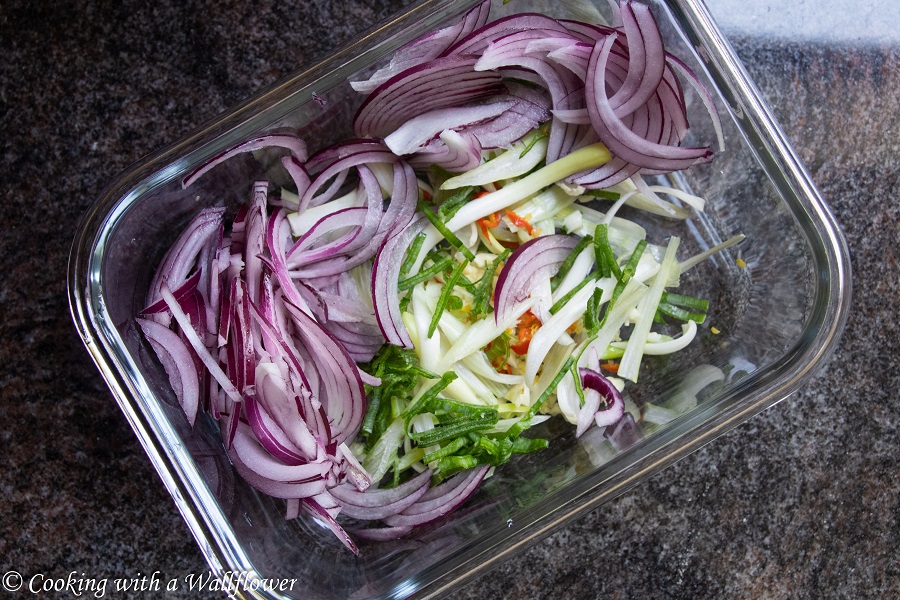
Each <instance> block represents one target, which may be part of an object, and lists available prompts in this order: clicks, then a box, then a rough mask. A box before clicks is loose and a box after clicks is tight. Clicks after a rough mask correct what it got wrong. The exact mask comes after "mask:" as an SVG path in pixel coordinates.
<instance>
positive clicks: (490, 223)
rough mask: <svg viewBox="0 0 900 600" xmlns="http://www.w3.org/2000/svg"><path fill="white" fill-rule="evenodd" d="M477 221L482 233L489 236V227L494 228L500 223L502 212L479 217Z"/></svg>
mask: <svg viewBox="0 0 900 600" xmlns="http://www.w3.org/2000/svg"><path fill="white" fill-rule="evenodd" d="M476 222H477V223H478V227H480V228H481V233H483V234H484V237H487V234H488V231H487V230H488V228H490V229H493V228H494V227H496V226H497V225H499V224H500V213H492V214H489V215H488V216H486V217H482V218H481V219H478V221H476Z"/></svg>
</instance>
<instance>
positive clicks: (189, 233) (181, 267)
mask: <svg viewBox="0 0 900 600" xmlns="http://www.w3.org/2000/svg"><path fill="white" fill-rule="evenodd" d="M224 214H225V209H224V208H206V209H203V210H201V211H200V212H199V213H197V216H195V217H194V218H193V219H192V220H191V222H190V223H189V224H188V226H187V227H186V228H185V229H184V231H182V232H181V234H180V235H179V236H178V239H176V240H175V243H174V244H172V246H171V247H170V248H169V250H168V251H167V252H166V254H165V256H163V259H162V261H160V264H159V266H158V267H157V269H156V273H155V274H154V276H153V280H152V281H151V282H150V288H149V291H148V292H147V305H149V306H152V305H153V304H154V303H155V302H157V301H158V300H160V299H161V298H162V288H163V286H166V287H168V288H169V289H178V288H179V287H181V286H182V285H183V284H184V282H185V280H186V279H187V278H188V274H189V273H191V272H192V271H193V270H194V265H195V263H196V260H197V257H198V256H200V253H201V251H202V249H203V247H204V246H205V245H207V244H208V243H210V241H211V240H217V239H218V236H219V235H220V232H221V230H222V216H223V215H224ZM153 320H154V321H157V322H159V323H160V324H162V325H168V324H169V320H168V319H167V318H165V317H164V316H162V315H160V316H158V317H154V319H153Z"/></svg>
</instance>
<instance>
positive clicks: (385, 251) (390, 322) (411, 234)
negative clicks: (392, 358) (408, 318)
mask: <svg viewBox="0 0 900 600" xmlns="http://www.w3.org/2000/svg"><path fill="white" fill-rule="evenodd" d="M427 224H428V220H427V219H426V218H425V217H424V216H420V217H419V218H418V219H415V220H414V221H412V222H411V223H410V224H409V225H407V226H406V227H405V228H404V229H403V230H402V231H401V232H400V233H398V234H397V235H394V236H393V237H391V238H389V239H388V240H387V241H386V242H385V243H384V245H383V246H382V247H381V250H379V252H378V254H376V255H375V266H374V268H373V269H372V299H373V300H374V302H375V318H376V319H377V320H378V327H379V328H380V329H381V334H382V335H383V336H384V339H385V340H387V342H388V343H390V344H394V345H395V346H400V347H401V348H412V347H413V344H412V340H411V339H410V337H409V332H408V331H407V330H406V325H404V323H403V319H402V317H401V316H400V300H399V298H398V294H399V293H400V292H399V287H398V286H399V283H400V282H399V279H400V266H401V265H402V263H403V258H404V256H405V255H406V251H407V250H408V249H409V245H410V244H411V243H412V241H413V239H414V238H415V237H416V236H417V235H418V234H419V232H421V231H422V230H423V229H425V226H426V225H427Z"/></svg>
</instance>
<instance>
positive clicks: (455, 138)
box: [409, 129, 482, 173]
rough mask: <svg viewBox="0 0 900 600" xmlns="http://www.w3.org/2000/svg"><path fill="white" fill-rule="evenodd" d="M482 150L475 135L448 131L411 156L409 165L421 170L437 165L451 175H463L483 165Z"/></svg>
mask: <svg viewBox="0 0 900 600" xmlns="http://www.w3.org/2000/svg"><path fill="white" fill-rule="evenodd" d="M481 150H482V146H481V144H480V143H479V141H478V139H477V138H476V137H475V136H474V135H471V134H460V133H458V132H456V131H453V130H452V129H448V130H446V131H443V132H441V135H440V137H439V138H438V139H436V140H432V141H431V142H429V143H428V144H427V145H425V147H423V148H420V149H419V151H418V152H417V153H416V154H414V155H412V156H410V157H409V164H410V165H411V166H413V167H417V168H421V169H427V168H430V167H431V166H432V165H437V166H439V167H442V168H444V169H446V170H447V171H450V172H451V173H463V172H465V171H469V170H471V169H474V168H475V167H477V166H478V165H480V164H481Z"/></svg>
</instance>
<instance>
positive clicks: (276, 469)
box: [232, 423, 331, 484]
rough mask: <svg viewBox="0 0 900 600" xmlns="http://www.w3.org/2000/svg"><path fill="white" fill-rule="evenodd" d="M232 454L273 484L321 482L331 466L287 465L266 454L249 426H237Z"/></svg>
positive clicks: (312, 464)
mask: <svg viewBox="0 0 900 600" xmlns="http://www.w3.org/2000/svg"><path fill="white" fill-rule="evenodd" d="M232 450H233V452H234V453H235V454H236V455H237V456H238V457H239V458H240V459H241V461H242V462H243V463H244V464H245V465H246V466H247V467H248V468H249V469H252V470H253V472H254V473H256V474H257V475H259V476H260V477H263V478H265V479H268V480H270V481H274V482H280V483H294V484H303V483H313V482H318V481H320V480H322V479H323V478H324V476H325V474H326V473H327V472H328V470H329V469H330V468H331V465H330V464H329V463H327V462H322V463H302V464H298V465H287V464H284V463H282V462H280V461H279V460H277V459H275V458H274V457H273V456H272V455H271V454H269V453H268V452H266V450H265V448H263V447H262V446H261V445H260V444H259V442H258V441H257V440H256V438H255V437H254V435H253V431H252V430H251V429H250V426H249V425H245V424H243V423H241V424H240V425H238V430H237V435H235V436H234V442H233V443H232Z"/></svg>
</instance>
